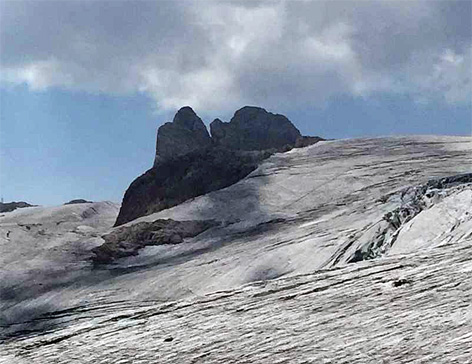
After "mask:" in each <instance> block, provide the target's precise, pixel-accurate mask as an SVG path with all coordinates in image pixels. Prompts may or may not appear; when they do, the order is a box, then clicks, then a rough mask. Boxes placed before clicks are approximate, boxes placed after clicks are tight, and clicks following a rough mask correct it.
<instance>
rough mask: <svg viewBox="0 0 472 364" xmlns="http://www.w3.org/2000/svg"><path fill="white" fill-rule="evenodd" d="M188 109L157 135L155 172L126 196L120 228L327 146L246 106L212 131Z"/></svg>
mask: <svg viewBox="0 0 472 364" xmlns="http://www.w3.org/2000/svg"><path fill="white" fill-rule="evenodd" d="M210 129H211V134H212V136H211V137H210V135H209V134H208V131H207V129H206V127H205V124H204V123H203V121H202V120H201V119H200V118H199V117H198V116H197V114H195V112H194V111H193V110H192V109H191V108H190V107H188V106H186V107H183V108H181V109H180V110H179V111H178V112H177V114H176V115H175V117H174V120H173V122H172V123H165V124H164V125H162V126H161V127H160V128H159V130H158V133H157V144H156V157H155V160H154V166H153V167H152V168H151V169H149V170H148V171H147V172H145V173H144V174H143V175H141V176H140V177H138V178H137V179H136V180H134V181H133V182H132V183H131V185H130V186H129V188H128V190H127V191H126V193H125V195H124V198H123V202H122V206H121V209H120V213H119V215H118V218H117V220H116V223H115V226H119V225H122V224H124V223H127V222H129V221H131V220H134V219H136V218H138V217H141V216H145V215H149V214H152V213H154V212H158V211H161V210H164V209H167V208H170V207H173V206H176V205H178V204H180V203H182V202H184V201H186V200H188V199H190V198H193V197H196V196H200V195H203V194H206V193H208V192H211V191H215V190H219V189H222V188H225V187H228V186H230V185H232V184H234V183H236V182H238V181H239V180H241V179H243V178H244V177H246V176H247V175H248V174H249V173H251V172H252V171H254V170H255V169H256V168H257V167H258V165H259V163H260V162H261V161H262V160H264V159H266V158H268V157H269V156H270V155H271V154H273V153H275V152H282V151H287V150H290V149H292V148H294V147H305V146H308V145H310V144H314V143H317V142H318V141H320V140H323V139H322V138H319V137H305V136H302V135H301V134H300V132H299V131H298V129H297V128H296V127H295V126H294V125H293V124H292V123H291V122H290V120H288V119H287V118H286V117H285V116H283V115H279V114H273V113H270V112H267V111H266V110H264V109H262V108H259V107H254V106H245V107H243V108H242V109H240V110H238V111H236V113H235V114H234V116H233V118H232V119H231V121H230V122H228V123H224V122H222V121H221V120H219V119H216V120H215V121H213V122H212V123H211V125H210Z"/></svg>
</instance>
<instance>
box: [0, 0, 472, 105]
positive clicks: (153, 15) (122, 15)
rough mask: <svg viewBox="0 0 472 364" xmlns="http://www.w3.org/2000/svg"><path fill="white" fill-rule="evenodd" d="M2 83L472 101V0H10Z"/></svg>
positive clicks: (198, 100)
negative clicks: (395, 96)
mask: <svg viewBox="0 0 472 364" xmlns="http://www.w3.org/2000/svg"><path fill="white" fill-rule="evenodd" d="M0 6H1V9H0V10H1V12H0V13H1V19H0V21H1V23H0V24H1V26H0V42H1V43H0V46H1V52H0V62H1V67H2V76H1V81H2V82H3V83H6V84H21V83H25V84H27V85H28V86H29V87H30V88H31V89H32V90H44V89H48V88H50V87H59V88H64V89H68V90H83V91H88V92H103V93H132V92H144V93H147V94H149V95H151V96H152V97H153V98H154V99H155V101H156V106H157V108H159V109H162V110H168V109H175V108H178V107H180V106H182V105H184V104H189V105H192V106H193V107H195V108H197V109H199V110H202V111H208V110H213V111H216V110H218V111H220V110H232V109H234V108H236V107H239V106H241V105H242V104H259V105H263V106H266V107H274V108H278V109H280V107H281V106H282V107H283V108H284V109H288V108H296V107H302V106H304V105H308V104H314V103H315V104H316V103H323V102H325V101H326V100H328V99H329V98H332V97H336V96H337V95H340V94H344V95H345V94H350V95H354V96H357V97H365V98H368V97H370V96H372V95H375V94H376V93H396V94H405V95H409V96H411V97H412V98H413V99H415V100H418V101H421V102H437V101H441V102H445V103H450V104H461V103H470V97H471V94H472V92H471V88H472V84H471V77H470V69H471V49H472V48H471V46H472V45H471V34H472V30H471V23H472V20H471V17H470V14H471V3H470V2H468V1H453V0H451V1H446V0H445V1H422V0H410V1H402V0H396V1H393V0H392V1H380V0H378V1H374V0H372V1H362V2H353V1H282V0H280V1H205V2H204V1H185V2H176V1H92V0H90V1H81V2H78V1H23V0H17V1H7V2H2V3H1V5H0Z"/></svg>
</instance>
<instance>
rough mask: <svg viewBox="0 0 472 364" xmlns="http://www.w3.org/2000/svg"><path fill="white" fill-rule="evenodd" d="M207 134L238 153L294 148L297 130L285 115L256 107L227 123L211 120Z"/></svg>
mask: <svg viewBox="0 0 472 364" xmlns="http://www.w3.org/2000/svg"><path fill="white" fill-rule="evenodd" d="M210 131H211V135H212V138H213V141H214V143H215V144H216V145H219V146H224V147H227V148H231V149H238V150H263V149H271V148H283V147H284V146H286V145H289V146H292V147H293V146H295V142H296V141H297V139H298V138H300V137H301V134H300V131H299V130H298V129H297V128H296V127H295V126H294V125H293V124H292V123H291V122H290V120H288V119H287V118H286V117H285V116H283V115H279V114H273V113H270V112H267V111H266V110H264V109H262V108H260V107H254V106H245V107H243V108H242V109H239V110H238V111H236V112H235V113H234V116H233V117H232V118H231V121H230V122H229V123H224V122H222V121H221V120H220V119H215V120H214V121H213V122H212V123H211V124H210Z"/></svg>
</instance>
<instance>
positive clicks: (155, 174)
mask: <svg viewBox="0 0 472 364" xmlns="http://www.w3.org/2000/svg"><path fill="white" fill-rule="evenodd" d="M269 156H270V153H269V152H255V153H247V152H240V151H235V150H229V149H223V148H205V149H201V150H195V151H193V152H191V153H188V154H185V155H182V156H179V157H175V158H173V159H167V160H165V159H164V160H161V161H158V162H157V163H156V164H155V165H154V167H153V168H151V169H150V170H148V171H147V172H146V173H144V174H143V175H142V176H140V177H138V178H137V179H136V180H134V181H133V182H132V183H131V185H130V186H129V188H128V190H127V191H126V193H125V196H124V197H123V203H122V206H121V209H120V213H119V215H118V218H117V220H116V223H115V226H119V225H122V224H125V223H127V222H128V221H131V220H134V219H136V218H138V217H141V216H145V215H149V214H152V213H154V212H158V211H161V210H164V209H167V208H169V207H172V206H175V205H178V204H180V203H182V202H184V201H186V200H188V199H190V198H192V197H195V196H200V195H204V194H205V193H208V192H211V191H215V190H219V189H221V188H224V187H227V186H230V185H232V184H233V183H236V182H238V181H239V180H240V179H242V178H244V177H246V176H247V175H248V174H249V173H251V172H252V171H253V170H255V169H256V168H257V166H258V165H259V163H260V162H261V161H262V160H264V159H266V158H267V157H269Z"/></svg>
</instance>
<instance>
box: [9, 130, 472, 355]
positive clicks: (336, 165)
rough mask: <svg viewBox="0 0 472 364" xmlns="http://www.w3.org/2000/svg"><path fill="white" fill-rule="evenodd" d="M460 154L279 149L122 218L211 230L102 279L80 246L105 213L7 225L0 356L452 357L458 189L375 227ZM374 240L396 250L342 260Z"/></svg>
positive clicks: (449, 141)
mask: <svg viewBox="0 0 472 364" xmlns="http://www.w3.org/2000/svg"><path fill="white" fill-rule="evenodd" d="M471 155H472V138H468V137H437V136H424V137H393V138H377V139H375V138H373V139H351V140H338V141H329V142H320V143H318V144H316V145H313V146H310V147H307V148H303V149H297V150H292V151H290V152H288V153H283V154H276V155H274V156H272V157H271V158H269V159H268V160H267V161H265V162H264V163H263V164H262V165H261V166H260V168H258V169H257V170H256V171H254V172H253V173H251V174H250V175H249V176H248V177H247V178H245V179H244V180H242V181H240V182H238V183H237V184H235V185H233V186H230V187H228V188H226V189H224V190H220V191H215V192H212V193H210V194H207V195H205V196H201V197H198V198H195V199H193V200H191V201H187V202H186V203H184V204H181V205H179V206H176V207H174V208H172V209H169V210H165V211H161V212H159V213H157V214H154V215H150V216H146V217H143V218H141V219H138V220H135V221H134V222H131V223H129V224H133V223H136V222H138V221H153V220H154V219H158V218H159V219H163V218H172V219H175V220H195V219H215V220H217V221H219V222H220V226H219V227H216V228H213V229H210V230H208V231H206V232H204V233H202V234H201V235H199V236H197V237H195V238H191V239H187V240H185V241H184V243H183V244H179V245H172V246H157V247H147V248H145V249H143V250H141V251H140V254H139V255H137V256H134V257H129V258H125V259H122V260H118V261H116V262H115V263H114V264H112V265H109V266H106V267H99V268H97V267H93V266H92V264H91V262H90V260H89V258H90V250H91V249H92V248H93V247H96V246H98V245H99V244H101V243H103V239H101V238H100V236H101V235H102V234H104V233H105V232H107V231H109V230H110V229H111V226H112V224H113V220H114V217H116V214H117V209H118V207H117V206H115V205H113V204H110V203H99V204H93V205H89V206H87V204H86V205H70V206H61V207H57V208H28V209H24V210H18V211H14V212H11V213H6V214H3V216H0V257H1V258H0V259H1V273H0V274H1V277H0V293H1V301H2V302H1V303H2V307H1V315H2V316H1V318H2V325H3V326H2V331H3V334H4V335H3V337H4V339H3V340H4V342H3V343H2V344H1V346H2V347H0V358H4V361H5V362H6V363H15V362H17V363H49V362H57V363H74V362H77V363H81V362H90V363H98V362H100V363H108V362H109V363H117V362H119V361H120V360H122V362H124V363H125V362H126V363H127V362H129V363H155V362H176V363H177V362H178V363H182V362H195V363H197V362H205V363H207V362H215V363H221V362H224V363H230V362H252V363H254V362H287V363H288V362H290V363H292V362H336V363H342V362H345V363H355V362H357V363H364V362H372V363H378V362H382V361H386V362H395V363H397V362H398V363H401V362H404V363H407V362H408V363H409V362H414V361H415V360H416V361H418V362H444V363H450V362H465V361H466V360H468V358H470V357H471V355H472V353H471V352H470V349H469V348H470V347H472V345H471V339H472V335H470V331H471V329H472V324H471V315H470V312H472V311H471V307H470V302H472V301H471V298H472V297H471V293H472V290H471V287H472V281H471V278H470V272H471V271H472V264H471V263H470V262H471V258H472V256H471V254H472V250H471V249H470V244H471V243H472V236H471V233H472V223H471V218H470V214H471V213H472V210H471V204H472V193H471V191H472V189H471V187H470V184H468V183H463V184H461V185H458V186H447V188H444V189H442V190H441V191H438V193H437V194H432V195H431V197H421V201H420V202H421V206H422V207H421V209H419V210H418V211H416V210H415V211H416V212H415V214H414V216H413V215H412V217H411V219H408V218H406V219H404V220H402V221H401V223H400V224H399V225H398V226H397V227H396V228H395V229H394V228H392V227H391V226H390V225H389V224H390V222H388V221H387V220H385V216H386V215H387V214H389V213H390V214H391V213H392V212H393V211H403V210H401V209H405V208H406V207H408V206H411V205H412V204H413V205H414V204H415V203H419V202H418V201H419V200H415V195H414V194H412V193H410V192H411V191H416V190H415V188H416V187H415V186H423V185H424V184H425V183H427V181H428V180H430V179H432V178H440V177H446V176H453V175H457V174H461V173H470V172H471V171H472V165H471ZM420 190H421V189H420ZM404 191H410V192H408V193H405V192H404ZM92 206H94V208H93V209H90V207H92ZM405 206H406V207H405ZM395 226H396V225H395ZM383 233H385V234H384V235H382V234H383ZM382 239H383V240H382ZM373 241H375V242H379V241H380V242H391V243H392V245H391V247H390V246H383V247H382V246H380V249H379V250H378V251H379V252H380V253H379V254H380V255H379V258H378V259H374V260H369V261H361V262H359V263H353V264H348V262H349V261H350V260H352V258H353V257H354V255H355V254H356V252H358V251H362V249H364V250H365V251H368V249H367V248H368V247H370V246H371V244H372V242H373ZM383 248H385V249H386V250H385V251H382V249H383ZM387 248H388V249H387ZM376 252H377V251H376ZM382 254H383V255H382ZM218 292H219V293H218ZM20 330H23V331H22V332H21V331H20ZM28 330H30V331H28ZM20 334H21V335H20ZM0 336H2V335H0ZM169 337H172V338H173V340H167V341H165V339H166V338H167V339H169ZM0 361H1V359H0Z"/></svg>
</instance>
